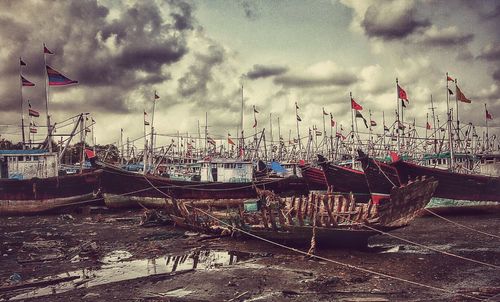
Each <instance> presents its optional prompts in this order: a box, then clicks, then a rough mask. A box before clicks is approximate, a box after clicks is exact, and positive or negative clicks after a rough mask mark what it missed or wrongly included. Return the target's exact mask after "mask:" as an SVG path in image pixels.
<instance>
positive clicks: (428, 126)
mask: <svg viewBox="0 0 500 302" xmlns="http://www.w3.org/2000/svg"><path fill="white" fill-rule="evenodd" d="M425 128H426V129H427V130H431V128H432V127H431V124H429V122H427V125H425Z"/></svg>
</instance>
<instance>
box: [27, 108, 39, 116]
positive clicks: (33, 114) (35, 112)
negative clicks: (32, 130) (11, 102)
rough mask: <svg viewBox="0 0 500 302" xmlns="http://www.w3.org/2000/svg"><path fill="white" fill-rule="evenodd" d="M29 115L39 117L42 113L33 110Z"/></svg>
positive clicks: (29, 111)
mask: <svg viewBox="0 0 500 302" xmlns="http://www.w3.org/2000/svg"><path fill="white" fill-rule="evenodd" d="M28 114H29V116H33V117H39V116H40V112H38V111H36V110H33V109H31V108H30V109H28Z"/></svg>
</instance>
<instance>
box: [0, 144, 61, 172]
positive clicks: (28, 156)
mask: <svg viewBox="0 0 500 302" xmlns="http://www.w3.org/2000/svg"><path fill="white" fill-rule="evenodd" d="M58 172H59V165H58V160H57V153H49V152H48V151H47V150H38V149H36V150H0V178H11V179H30V178H34V177H38V178H47V177H54V176H57V175H58Z"/></svg>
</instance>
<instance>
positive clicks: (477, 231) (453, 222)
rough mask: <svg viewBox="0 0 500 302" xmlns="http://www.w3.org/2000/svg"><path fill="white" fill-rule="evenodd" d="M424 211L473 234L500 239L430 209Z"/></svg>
mask: <svg viewBox="0 0 500 302" xmlns="http://www.w3.org/2000/svg"><path fill="white" fill-rule="evenodd" d="M424 210H426V211H427V212H429V213H431V214H432V215H434V216H436V217H438V218H441V219H442V220H444V221H447V222H449V223H451V224H454V225H456V226H459V227H461V228H464V229H467V230H470V231H473V232H476V233H479V234H483V235H486V236H490V237H493V238H497V239H500V236H497V235H494V234H490V233H487V232H483V231H480V230H476V229H474V228H471V227H469V226H466V225H464V224H461V223H458V222H456V221H453V220H450V219H448V218H446V217H443V216H441V215H439V214H437V213H436V212H434V211H432V210H430V209H427V208H424Z"/></svg>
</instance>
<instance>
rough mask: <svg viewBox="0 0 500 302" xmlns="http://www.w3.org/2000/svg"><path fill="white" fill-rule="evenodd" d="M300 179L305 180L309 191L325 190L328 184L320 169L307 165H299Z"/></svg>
mask: <svg viewBox="0 0 500 302" xmlns="http://www.w3.org/2000/svg"><path fill="white" fill-rule="evenodd" d="M299 167H300V170H301V174H302V177H303V178H304V179H305V180H306V183H307V185H308V186H309V190H318V191H321V190H327V189H328V184H327V182H326V179H325V174H324V173H323V170H321V168H316V167H313V166H311V165H309V164H305V165H299Z"/></svg>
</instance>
